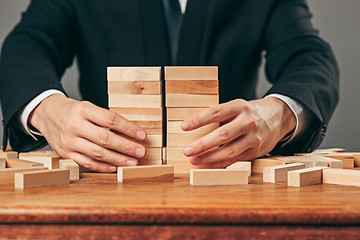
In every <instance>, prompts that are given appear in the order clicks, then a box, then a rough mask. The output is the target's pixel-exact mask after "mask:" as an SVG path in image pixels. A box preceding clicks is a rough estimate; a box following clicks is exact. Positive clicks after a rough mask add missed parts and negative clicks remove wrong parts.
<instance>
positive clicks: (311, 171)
mask: <svg viewBox="0 0 360 240" xmlns="http://www.w3.org/2000/svg"><path fill="white" fill-rule="evenodd" d="M323 169H325V167H312V168H305V169H299V170H294V171H290V172H288V186H292V187H304V186H310V185H315V184H320V183H322V175H323Z"/></svg>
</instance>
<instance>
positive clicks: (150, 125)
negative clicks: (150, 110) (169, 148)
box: [131, 121, 163, 135]
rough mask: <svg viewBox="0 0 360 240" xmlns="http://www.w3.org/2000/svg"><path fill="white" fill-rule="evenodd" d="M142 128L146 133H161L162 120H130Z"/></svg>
mask: <svg viewBox="0 0 360 240" xmlns="http://www.w3.org/2000/svg"><path fill="white" fill-rule="evenodd" d="M131 122H133V123H135V124H136V125H138V126H139V127H141V128H143V129H144V130H145V131H146V133H147V134H148V135H162V134H163V122H162V121H131Z"/></svg>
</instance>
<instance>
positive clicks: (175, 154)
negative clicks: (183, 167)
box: [166, 147, 189, 161]
mask: <svg viewBox="0 0 360 240" xmlns="http://www.w3.org/2000/svg"><path fill="white" fill-rule="evenodd" d="M166 160H185V161H189V158H188V157H186V156H185V155H184V148H183V147H166Z"/></svg>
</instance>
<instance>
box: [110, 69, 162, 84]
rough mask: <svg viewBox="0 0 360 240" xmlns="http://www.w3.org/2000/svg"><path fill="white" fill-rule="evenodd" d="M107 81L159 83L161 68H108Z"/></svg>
mask: <svg viewBox="0 0 360 240" xmlns="http://www.w3.org/2000/svg"><path fill="white" fill-rule="evenodd" d="M107 79H108V81H109V82H111V81H130V82H134V81H160V79H161V67H108V68H107Z"/></svg>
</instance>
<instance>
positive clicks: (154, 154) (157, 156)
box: [139, 147, 163, 162]
mask: <svg viewBox="0 0 360 240" xmlns="http://www.w3.org/2000/svg"><path fill="white" fill-rule="evenodd" d="M162 152H163V150H162V148H161V147H156V148H155V147H148V148H146V155H145V156H144V157H142V158H140V159H139V161H140V162H145V161H156V162H162Z"/></svg>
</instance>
